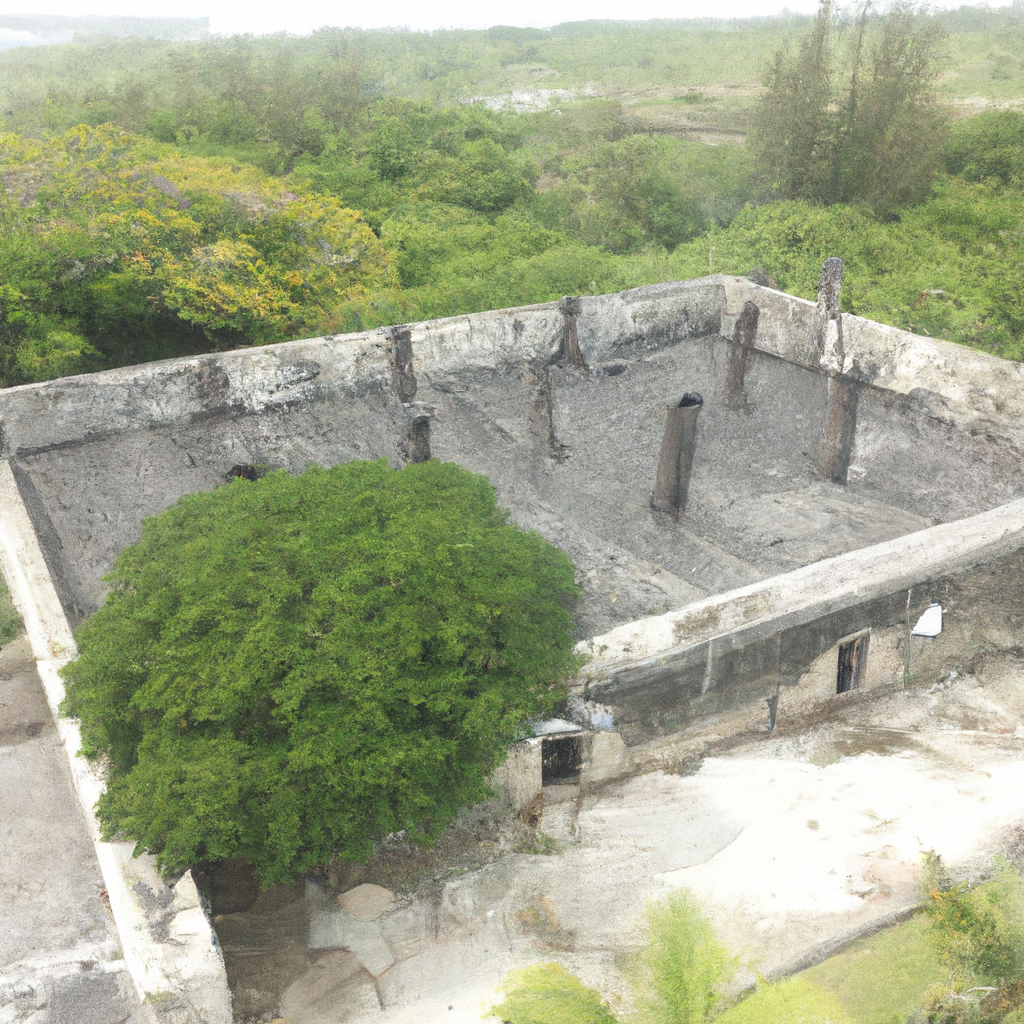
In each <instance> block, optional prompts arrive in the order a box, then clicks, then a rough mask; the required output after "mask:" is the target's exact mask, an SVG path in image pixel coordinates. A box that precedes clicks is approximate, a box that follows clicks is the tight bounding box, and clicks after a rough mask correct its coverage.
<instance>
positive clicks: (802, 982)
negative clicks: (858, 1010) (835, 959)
mask: <svg viewBox="0 0 1024 1024" xmlns="http://www.w3.org/2000/svg"><path fill="white" fill-rule="evenodd" d="M715 1024H855V1022H854V1021H853V1019H852V1018H851V1017H850V1016H849V1015H848V1014H847V1013H846V1012H845V1009H844V1007H843V1004H842V1003H841V1002H840V1001H839V999H838V998H837V997H836V995H835V993H833V992H830V991H828V989H826V988H824V987H822V986H821V985H816V984H814V983H813V982H811V981H808V980H807V979H806V978H805V977H803V976H801V975H798V976H797V977H795V978H785V979H783V980H782V981H778V982H776V983H775V984H774V985H762V986H761V987H760V988H758V990H757V991H756V992H755V993H754V994H753V995H752V996H749V997H748V998H746V999H744V1000H743V1002H742V1003H737V1004H736V1005H735V1006H733V1007H732V1008H731V1009H729V1010H726V1012H725V1013H723V1014H722V1015H721V1016H720V1017H717V1018H716V1019H715Z"/></svg>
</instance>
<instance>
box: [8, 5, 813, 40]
mask: <svg viewBox="0 0 1024 1024" xmlns="http://www.w3.org/2000/svg"><path fill="white" fill-rule="evenodd" d="M784 7H789V9H790V10H794V11H813V10H815V8H816V7H817V3H816V0H715V2H714V3H709V2H707V0H444V2H442V3H422V2H420V3H417V2H416V0H370V2H367V0H358V2H352V0H348V2H340V3H339V2H330V0H278V2H266V0H263V2H255V3H245V2H240V0H175V2H174V3H173V4H166V5H164V4H159V5H158V4H141V3H139V2H138V0H134V2H133V0H0V13H9V14H73V15H84V14H122V15H125V14H128V15H135V16H137V17H168V16H172V14H173V15H176V16H178V17H202V16H208V17H209V18H210V29H211V31H213V32H215V33H224V34H230V33H236V32H253V33H265V32H292V33H296V34H304V33H307V32H310V31H312V30H313V29H316V28H319V27H321V26H323V25H337V26H341V27H347V26H353V27H360V28H380V27H382V26H401V27H406V28H413V29H435V28H487V27H489V26H491V25H532V26H536V27H538V28H544V27H547V26H549V25H557V24H558V23H559V22H563V21H585V20H589V19H592V18H612V19H615V20H624V19H629V20H645V19H647V18H700V17H716V18H732V17H747V16H749V15H752V14H777V13H778V12H779V11H780V10H782V9H783V8H784Z"/></svg>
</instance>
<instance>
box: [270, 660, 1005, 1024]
mask: <svg viewBox="0 0 1024 1024" xmlns="http://www.w3.org/2000/svg"><path fill="white" fill-rule="evenodd" d="M1022 673H1024V665H1021V664H1020V663H1018V662H1017V661H1015V660H1010V659H1002V660H993V661H991V662H989V663H988V664H986V665H983V666H982V667H981V668H980V669H979V671H978V674H977V676H973V677H966V678H963V677H962V678H955V679H952V680H946V681H944V682H943V683H941V684H934V685H931V686H923V687H918V688H914V689H911V690H908V691H892V692H889V693H882V694H878V695H875V696H871V697H868V696H866V695H865V698H864V699H862V700H860V701H850V702H849V703H848V706H847V707H846V708H845V709H844V711H843V712H842V713H841V715H840V716H839V717H837V718H836V719H834V720H832V721H830V722H826V723H821V724H818V725H813V726H810V727H807V728H805V729H803V730H802V731H799V732H795V733H793V734H788V735H787V734H781V735H780V734H776V735H775V736H773V737H771V738H770V739H751V741H749V742H747V743H745V744H742V745H740V746H737V747H734V748H733V749H731V750H730V751H728V752H726V753H722V754H720V755H717V756H711V757H708V758H706V759H705V760H704V762H703V763H702V765H701V767H700V769H699V771H697V772H695V773H694V774H691V775H686V776H680V775H667V774H663V773H654V774H651V775H646V776H642V777H639V778H635V779H632V780H629V781H627V782H625V783H621V784H617V785H614V786H612V787H609V788H607V789H605V790H604V791H602V792H600V793H597V794H593V795H589V796H583V797H582V798H581V797H579V795H578V794H576V793H575V792H574V791H573V790H571V789H568V790H561V791H551V792H550V793H549V796H550V797H551V798H552V799H553V800H559V798H561V799H560V800H559V802H553V803H552V804H551V805H550V806H548V807H546V808H545V812H544V820H543V824H542V828H543V829H544V830H545V831H546V832H548V833H549V834H551V835H552V836H554V837H555V838H557V840H558V841H559V852H558V853H556V854H554V855H550V856H541V855H528V854H516V855H512V856H506V857H503V858H501V859H499V860H497V861H496V862H495V863H493V864H491V865H488V866H486V867H484V868H482V869H479V870H477V871H472V872H469V873H467V874H465V875H463V876H461V877H456V878H452V879H450V880H448V881H447V882H446V883H445V884H444V885H443V887H442V890H441V892H440V897H439V898H438V897H437V896H436V895H435V897H434V899H433V900H426V899H420V900H406V901H404V904H403V905H401V906H400V908H399V909H398V910H395V911H393V912H391V913H389V914H385V915H384V916H382V917H381V918H379V919H378V920H377V921H374V922H370V923H368V924H367V923H362V922H360V923H358V926H355V925H353V924H352V919H351V918H349V917H348V915H346V914H345V912H344V911H342V910H339V909H337V905H336V903H334V902H333V899H332V894H331V893H329V892H318V891H317V889H316V886H313V887H312V889H311V890H310V891H309V892H308V897H307V898H308V901H309V913H310V915H311V920H310V931H309V943H310V945H311V946H319V947H330V946H331V945H333V946H335V947H336V948H334V949H330V948H323V949H321V950H318V951H315V952H314V951H313V950H311V951H310V952H311V954H313V962H312V965H311V966H310V967H309V969H308V970H307V971H306V973H305V974H304V975H302V976H301V977H300V978H299V979H298V980H297V981H295V982H294V983H293V984H292V985H291V987H290V988H289V989H288V991H287V992H286V993H285V994H284V999H283V1002H282V1006H281V1012H282V1015H283V1016H286V1017H287V1018H288V1020H289V1021H290V1022H291V1024H327V1022H331V1024H334V1022H341V1021H352V1022H356V1021H358V1022H363V1021H367V1022H369V1021H371V1020H372V1021H374V1022H381V1024H405V1022H409V1024H412V1022H414V1021H416V1022H420V1021H423V1020H431V1021H450V1022H452V1024H456V1022H458V1024H468V1022H470V1021H473V1022H478V1021H480V1020H481V1015H482V1012H483V1011H484V1010H485V1009H486V1007H487V1006H489V1005H491V1004H492V1002H493V999H494V992H495V986H496V985H497V984H498V983H499V982H500V981H501V979H502V977H503V976H504V975H505V973H506V972H507V971H508V970H509V969H511V968H513V967H517V966H522V965H524V964H527V963H529V962H532V961H536V960H556V961H558V962H560V963H562V964H563V965H564V966H566V967H567V968H568V969H570V970H572V971H574V972H575V973H576V974H578V975H579V976H580V977H581V978H582V980H583V981H584V982H586V983H587V984H590V985H593V986H595V987H596V988H598V989H599V990H600V991H601V992H602V993H603V994H604V995H605V996H606V997H607V998H608V999H609V1000H610V1002H611V1003H612V1005H613V1006H618V1007H620V1008H622V1007H626V1006H628V1003H629V995H628V986H627V985H626V983H625V981H624V979H623V969H624V967H625V966H626V964H627V963H628V956H629V953H630V952H631V951H632V950H633V949H635V948H636V946H637V944H638V943H639V941H640V938H641V930H640V920H641V915H642V910H643V907H644V905H645V902H646V901H647V900H648V899H650V898H651V897H657V896H658V895H659V894H664V893H666V892H668V891H670V890H671V889H673V888H675V887H677V886H687V887H689V888H690V889H692V890H693V891H694V892H696V893H698V894H699V895H700V896H701V897H702V898H704V900H705V901H706V903H707V906H708V907H709V909H710V910H711V912H712V914H713V916H714V918H715V920H716V922H717V925H718V930H719V934H720V936H721V937H722V939H723V940H724V941H725V942H726V943H727V944H728V945H729V946H730V948H731V949H732V950H733V951H734V952H736V953H737V954H739V955H740V957H741V961H742V962H743V964H744V972H745V973H744V974H743V975H741V978H740V980H741V981H742V980H743V977H746V978H750V977H751V976H752V975H751V972H752V971H753V970H757V971H758V972H761V973H763V974H773V973H778V972H780V971H785V970H789V969H792V968H793V967H794V966H796V965H798V964H800V963H807V962H809V961H814V960H817V959H820V958H821V956H823V955H824V953H825V951H827V950H828V949H829V948H831V947H832V946H833V945H834V944H835V939H836V937H837V936H838V937H842V936H848V937H852V936H853V935H856V934H859V933H862V932H863V931H865V930H870V929H871V928H872V927H875V926H877V925H878V924H879V923H880V922H883V921H885V920H886V919H887V918H888V917H889V916H890V915H893V914H894V913H898V912H899V911H901V910H903V909H905V908H908V907H910V906H912V905H913V904H914V903H915V901H916V900H917V898H918V896H917V875H918V872H919V869H920V863H921V855H922V853H924V852H925V851H928V850H935V851H936V852H938V853H940V854H941V855H942V856H943V858H944V859H945V860H946V861H947V863H949V864H950V865H952V866H954V867H957V868H958V869H960V870H963V871H966V872H973V873H979V872H982V871H984V870H985V869H986V868H987V867H988V866H989V865H990V864H991V861H992V858H993V857H994V855H995V854H996V853H998V852H1000V851H1004V852H1010V853H1013V852H1015V850H1016V849H1017V845H1018V843H1019V838H1018V837H1019V829H1020V826H1021V825H1022V823H1024V726H1022V725H1021V713H1022V711H1024V687H1021V686H1020V685H1019V682H1018V680H1019V679H1021V678H1022ZM342 946H347V947H348V948H347V949H342V948H337V947H342ZM364 965H365V966H364ZM367 966H368V967H369V968H370V970H367ZM371 971H372V974H371ZM382 1010H383V1012H382Z"/></svg>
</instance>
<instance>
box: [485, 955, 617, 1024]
mask: <svg viewBox="0 0 1024 1024" xmlns="http://www.w3.org/2000/svg"><path fill="white" fill-rule="evenodd" d="M501 992H502V995H503V996H504V998H503V999H502V1001H501V1002H500V1003H499V1004H498V1005H497V1006H494V1007H492V1008H491V1013H492V1014H495V1015H497V1016H498V1017H500V1018H501V1020H503V1021H509V1022H511V1024H615V1018H614V1017H613V1016H612V1013H611V1011H610V1010H609V1009H608V1006H607V1004H606V1003H605V1002H604V1001H603V1000H602V999H601V996H600V995H599V994H598V993H597V992H595V991H594V990H593V989H592V988H587V987H586V986H585V985H584V984H582V982H580V981H579V979H578V978H575V977H573V976H572V975H571V974H570V973H569V972H568V971H567V970H566V969H565V968H564V967H561V966H559V965H558V964H553V963H546V964H532V965H531V966H530V967H524V968H522V969H521V970H518V971H511V972H510V973H509V974H508V976H507V977H506V978H505V980H504V981H503V982H502V984H501Z"/></svg>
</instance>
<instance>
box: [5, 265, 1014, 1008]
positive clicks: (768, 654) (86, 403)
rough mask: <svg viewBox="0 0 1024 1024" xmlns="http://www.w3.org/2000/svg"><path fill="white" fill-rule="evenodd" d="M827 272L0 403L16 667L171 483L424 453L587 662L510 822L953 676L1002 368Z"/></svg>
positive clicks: (44, 642) (644, 295)
mask: <svg viewBox="0 0 1024 1024" xmlns="http://www.w3.org/2000/svg"><path fill="white" fill-rule="evenodd" d="M840 281H841V265H839V264H838V261H828V263H826V266H825V270H824V272H823V275H822V281H821V287H820V293H819V300H818V303H817V304H814V303H811V302H806V301H803V300H800V299H796V298H793V297H792V296H789V295H785V294H783V293H780V292H778V291H774V290H772V289H769V288H766V287H762V286H759V285H756V284H754V283H752V282H751V281H749V280H747V279H744V278H736V277H724V276H713V277H708V278H704V279H701V280H697V281H685V282H674V283H668V284H662V285H654V286H650V287H645V288H638V289H634V290H632V291H627V292H622V293H619V294H614V295H603V296H594V297H583V298H571V299H569V298H567V299H563V300H562V301H561V302H558V303H547V304H543V305H537V306H530V307H524V308H520V309H510V310H501V311H496V312H487V313H479V314H470V315H466V316H459V317H453V318H449V319H446V320H440V321H432V322H428V323H419V324H410V325H405V326H402V327H394V328H389V329H384V330H375V331H370V332H366V333H363V334H357V335H348V336H344V337H324V338H314V339H310V340H304V341H295V342H291V343H288V344H282V345H273V346H267V347H264V348H254V349H244V350H239V351H234V352H228V353H221V354H212V355H206V356H200V357H196V358H189V359H177V360H170V361H166V362H161V363H154V364H150V365H145V366H137V367H130V368H126V369H118V370H110V371H106V372H103V373H97V374H91V375H87V376H81V377H74V378H68V379H63V380H57V381H51V382H48V383H44V384H37V385H30V386H26V387H19V388H12V389H9V390H7V391H3V392H0V460H2V461H0V492H2V495H0V562H2V565H3V569H4V573H5V575H6V576H7V578H8V580H9V581H10V583H11V586H12V591H13V592H14V594H15V597H16V599H17V602H18V604H19V607H20V608H21V610H22V611H23V614H24V617H25V620H26V625H27V627H28V629H29V635H30V637H31V638H32V641H33V645H34V650H35V653H36V657H37V659H39V660H40V663H41V665H43V666H45V665H52V666H57V665H59V663H60V662H61V661H62V659H66V657H67V656H68V653H69V651H71V650H73V641H72V640H71V634H70V629H73V628H74V627H75V626H76V625H77V624H78V623H79V622H80V621H81V620H82V619H83V618H84V617H85V616H87V615H88V614H90V613H91V612H92V611H93V610H95V609H96V608H97V607H98V606H99V604H100V603H101V602H102V600H103V595H104V585H103V583H102V582H101V577H102V576H103V575H104V574H105V573H106V572H107V571H108V570H109V569H110V568H111V567H112V565H113V563H114V560H115V558H116V557H117V554H118V552H119V551H120V550H121V549H122V548H123V547H125V546H126V545H127V544H130V543H131V542H133V541H134V540H135V539H136V538H137V537H138V535H139V531H140V524H141V521H142V519H143V517H145V516H147V515H151V514H153V513H156V512H159V511H161V510H163V509H165V508H167V507H168V506H169V505H171V504H172V503H174V502H175V501H176V500H177V499H178V498H180V497H181V496H182V495H184V494H188V493H190V492H194V491H197V490H201V489H209V488H212V487H216V486H219V485H220V484H222V483H224V481H225V480H226V479H229V478H230V477H231V475H232V474H235V475H237V474H238V473H245V472H247V471H248V469H247V467H252V466H257V465H259V466H266V467H269V468H271V469H274V468H280V467H284V468H287V469H289V470H292V471H299V470H301V469H303V468H305V467H306V466H307V465H309V464H310V463H319V464H321V465H333V464H336V463H338V462H343V461H347V460H352V459H379V458H387V459H390V460H391V461H392V463H393V464H394V465H396V466H397V465H401V464H402V463H403V461H419V460H422V459H425V458H428V457H434V458H438V459H442V460H445V461H454V462H457V463H459V464H461V465H462V466H464V467H466V468H467V469H470V470H472V471H475V472H479V473H484V474H486V475H487V476H488V478H489V479H490V480H491V481H492V483H493V484H494V486H495V487H496V489H497V492H498V498H499V503H500V504H501V505H502V506H504V507H506V508H508V509H510V510H511V513H512V516H513V518H514V520H515V521H516V522H518V523H519V524H520V525H521V526H523V527H526V528H529V529H534V530H537V531H538V532H540V533H541V534H542V535H543V536H545V537H546V538H547V539H549V540H551V541H553V542H554V543H556V544H557V545H559V546H560V547H561V548H563V549H564V550H565V551H566V552H567V553H568V554H569V556H570V557H571V558H572V560H573V562H574V563H575V565H576V566H577V570H578V580H579V582H580V584H581V586H582V588H583V591H584V597H583V600H582V602H581V605H580V609H579V614H578V630H579V639H580V641H581V644H582V645H583V647H584V649H585V650H586V651H587V652H588V653H589V654H590V661H589V663H588V664H587V665H586V667H585V668H584V670H583V672H582V673H581V676H580V678H579V680H578V682H577V685H576V686H575V688H574V690H573V694H572V697H571V698H570V700H569V702H568V705H567V707H566V708H565V710H564V712H563V714H562V717H561V718H560V719H559V720H557V721H555V722H551V723H544V724H543V725H541V726H540V727H539V728H538V732H539V733H541V735H539V736H538V737H537V738H535V739H531V740H528V741H525V742H524V743H522V744H520V745H519V746H517V747H516V748H515V749H514V750H513V752H512V755H511V757H510V759H509V762H508V764H507V765H506V766H505V768H504V769H503V770H502V772H501V773H500V781H501V783H502V785H503V786H504V789H505V792H506V793H507V796H508V799H509V800H510V802H511V803H512V805H513V807H515V808H517V809H518V808H522V807H525V806H527V805H529V804H530V803H531V801H536V800H538V799H542V798H543V793H544V790H545V787H548V786H556V785H565V784H566V783H569V784H570V785H571V786H575V787H576V789H575V790H574V792H577V793H578V792H587V791H590V790H595V789H596V788H600V787H601V786H604V785H608V784H610V783H612V782H614V781H615V780H620V779H625V778H629V777H631V776H636V775H638V774H640V773H644V772H650V771H653V770H656V769H658V770H668V769H673V768H678V767H679V766H681V765H684V764H686V763H687V761H688V760H689V759H692V758H693V757H694V756H696V755H698V754H700V753H702V752H704V751H706V750H707V749H708V745H709V743H713V742H718V741H723V742H725V741H728V740H729V739H730V738H731V737H737V736H750V735H765V736H767V735H769V734H770V733H772V731H773V730H778V729H781V728H782V727H783V726H785V725H786V724H787V723H790V724H792V723H798V722H803V721H814V720H820V719H821V718H822V717H827V716H828V715H830V714H831V713H832V712H833V711H834V710H835V709H836V708H840V707H844V706H847V705H848V704H849V702H851V701H857V700H858V695H860V694H864V693H866V692H868V691H873V690H877V689H879V688H886V687H895V688H899V687H902V686H905V685H908V684H909V685H914V684H915V683H916V682H918V681H921V680H925V679H927V680H934V679H937V678H939V677H941V676H943V675H948V674H949V673H950V672H960V673H962V672H965V671H969V669H970V665H971V663H972V659H975V658H977V657H978V656H979V655H981V654H984V653H985V652H987V651H993V650H1009V649H1012V648H1015V647H1019V646H1021V642H1020V639H1019V636H1020V628H1021V623H1022V616H1024V613H1022V611H1021V600H1020V598H1021V593H1020V591H1021V564H1022V559H1024V500H1022V495H1024V476H1022V474H1021V470H1020V467H1021V456H1022V452H1024V368H1022V367H1021V365H1020V364H1017V363H1010V362H1007V361H1004V360H1000V359H997V358H995V357H992V356H988V355H984V354H982V353H979V352H975V351H971V350H969V349H966V348H962V347H959V346H956V345H952V344H948V343H945V342H942V341H936V340H932V339H929V338H924V337H919V336H915V335H912V334H909V333H906V332H904V331H899V330H896V329H893V328H889V327H885V326H882V325H879V324H876V323H872V322H870V321H866V320H863V319H860V318H858V317H855V316H851V315H848V314H844V313H842V312H841V310H840V294H841V293H840ZM76 771H80V769H78V768H76ZM100 845H103V844H100ZM106 845H111V844H106ZM122 859H123V858H122ZM119 870H120V869H119ZM113 884H114V883H113V882H111V881H109V880H108V888H111V889H113ZM154 884H155V883H154ZM129 902H130V901H129V900H128V899H127V898H126V899H125V901H124V904H125V906H126V907H127V906H128V904H129ZM126 912H127V911H126ZM197 941H198V940H197ZM204 941H205V940H204ZM140 948H141V947H140ZM131 955H133V954H131V953H130V952H129V951H128V950H126V956H129V957H131ZM175 955H177V954H175ZM148 956H149V954H148V953H146V952H145V951H143V952H140V953H138V956H137V958H136V959H137V960H138V963H139V964H144V963H152V960H147V959H146V958H147V957H148ZM160 963H161V965H162V966H160V967H159V969H160V970H161V971H163V974H162V975H161V977H163V978H164V980H165V982H166V983H167V984H168V985H169V986H170V987H173V986H174V985H180V986H185V987H186V988H187V987H188V986H192V988H194V989H196V990H197V991H198V990H199V989H201V988H202V987H203V986H208V985H211V984H214V982H211V981H210V978H212V977H214V976H215V975H216V964H215V963H213V961H211V963H213V966H210V965H209V964H207V966H206V967H204V968H202V970H200V969H198V968H195V969H193V968H192V967H188V966H185V967H181V966H180V965H178V962H177V961H176V960H175V959H174V956H172V955H171V954H167V956H166V957H165V959H164V960H162V961H160ZM133 965H134V961H133V964H131V965H130V966H133ZM133 969H137V970H139V971H143V970H144V967H141V966H140V967H137V968H136V967H135V966H133ZM146 969H148V968H146ZM204 971H205V972H206V973H203V972H204ZM176 972H177V973H176ZM190 972H191V973H190ZM190 979H192V980H190ZM196 979H198V980H196ZM215 1003H216V1000H213V1001H212V1002H211V1003H210V1005H211V1006H214V1004H215ZM196 1005H198V1003H197V1004H196ZM217 1005H221V1006H222V1003H221V1004H217ZM196 1012H197V1013H198V1012H199V1011H196ZM203 1012H207V1011H203ZM218 1012H219V1013H223V1010H222V1009H221V1010H216V1009H215V1008H214V1009H210V1010H209V1011H208V1014H207V1017H206V1019H210V1020H213V1019H218V1018H217V1016H216V1015H217V1013H218ZM183 1019H184V1018H183ZM197 1019H200V1018H197Z"/></svg>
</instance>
